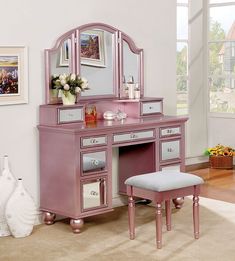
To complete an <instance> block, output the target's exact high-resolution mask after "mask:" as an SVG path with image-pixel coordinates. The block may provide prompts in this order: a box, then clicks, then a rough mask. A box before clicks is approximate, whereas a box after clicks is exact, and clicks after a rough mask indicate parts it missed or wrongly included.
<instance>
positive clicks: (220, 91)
mask: <svg viewBox="0 0 235 261" xmlns="http://www.w3.org/2000/svg"><path fill="white" fill-rule="evenodd" d="M208 82H209V88H210V111H211V112H229V113H234V112H235V89H234V88H235V78H232V77H219V78H215V79H213V78H209V81H208Z"/></svg>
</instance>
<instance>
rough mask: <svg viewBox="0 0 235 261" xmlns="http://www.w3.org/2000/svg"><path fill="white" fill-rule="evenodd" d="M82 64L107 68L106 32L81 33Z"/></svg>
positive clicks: (90, 31)
mask: <svg viewBox="0 0 235 261" xmlns="http://www.w3.org/2000/svg"><path fill="white" fill-rule="evenodd" d="M80 43H81V64H84V65H90V66H98V67H105V44H104V31H102V30H88V31H85V32H82V33H81V39H80Z"/></svg>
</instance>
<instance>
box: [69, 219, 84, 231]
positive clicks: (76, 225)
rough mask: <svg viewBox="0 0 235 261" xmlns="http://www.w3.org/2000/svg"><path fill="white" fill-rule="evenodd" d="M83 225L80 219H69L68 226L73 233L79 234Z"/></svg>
mask: <svg viewBox="0 0 235 261" xmlns="http://www.w3.org/2000/svg"><path fill="white" fill-rule="evenodd" d="M83 225H84V221H83V219H82V218H79V219H72V218H71V219H70V226H71V228H72V230H73V233H80V232H81V230H80V229H81V228H82V227H83Z"/></svg>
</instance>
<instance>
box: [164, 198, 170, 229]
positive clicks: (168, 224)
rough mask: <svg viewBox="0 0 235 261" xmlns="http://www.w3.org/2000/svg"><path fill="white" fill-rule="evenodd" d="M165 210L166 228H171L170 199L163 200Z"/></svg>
mask: <svg viewBox="0 0 235 261" xmlns="http://www.w3.org/2000/svg"><path fill="white" fill-rule="evenodd" d="M165 211H166V229H167V231H170V230H171V202H170V200H166V201H165Z"/></svg>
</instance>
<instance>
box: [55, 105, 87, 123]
mask: <svg viewBox="0 0 235 261" xmlns="http://www.w3.org/2000/svg"><path fill="white" fill-rule="evenodd" d="M80 121H83V107H80V108H73V109H58V123H59V124H60V123H70V122H80Z"/></svg>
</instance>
